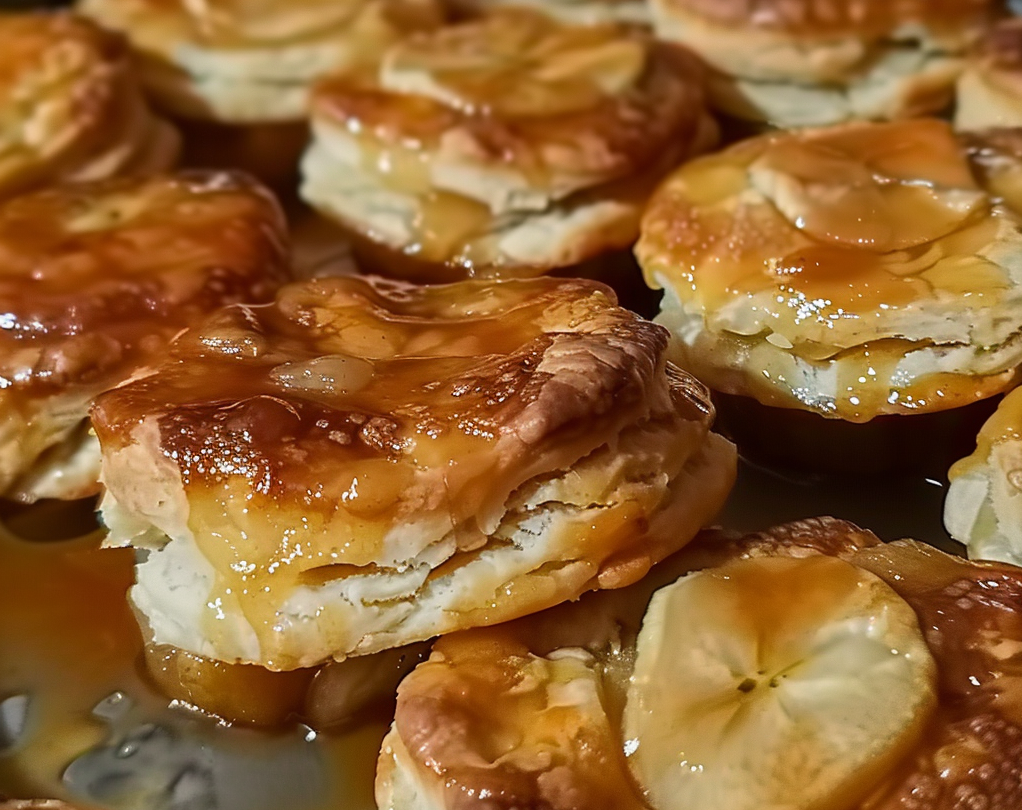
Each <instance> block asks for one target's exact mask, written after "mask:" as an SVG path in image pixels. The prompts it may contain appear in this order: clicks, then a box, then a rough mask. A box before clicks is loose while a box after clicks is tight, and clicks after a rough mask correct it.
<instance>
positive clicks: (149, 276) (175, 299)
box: [0, 172, 286, 416]
mask: <svg viewBox="0 0 1022 810" xmlns="http://www.w3.org/2000/svg"><path fill="white" fill-rule="evenodd" d="M284 228H285V225H284V221H283V216H282V214H281V212H280V210H279V209H278V207H277V205H276V203H275V202H274V201H273V199H272V198H271V197H270V196H269V195H268V194H267V193H265V192H263V191H262V190H261V189H259V188H258V187H257V186H255V185H253V184H251V183H250V182H249V181H247V180H245V179H242V178H240V177H236V176H232V175H229V174H224V173H221V172H216V173H212V172H211V173H192V174H182V175H179V176H176V177H161V178H156V179H152V180H146V181H141V182H135V181H117V182H110V183H105V184H98V185H92V186H78V187H67V188H57V189H52V190H46V191H42V192H39V193H36V194H32V195H26V196H23V197H20V198H18V199H16V200H13V201H11V202H10V203H8V204H7V205H5V206H4V207H3V208H2V209H0V268H2V271H0V301H3V309H4V314H3V317H2V321H0V387H2V388H3V389H6V390H5V391H4V394H5V396H8V397H9V396H10V395H11V394H15V396H16V397H18V399H19V401H20V402H24V401H26V400H28V399H32V398H36V397H45V396H48V395H50V394H52V393H57V392H61V391H65V390H67V389H68V388H69V387H72V386H79V385H83V386H84V385H87V386H100V387H109V386H111V385H113V384H115V383H118V382H120V381H122V380H123V379H125V378H126V377H128V376H129V375H131V374H132V373H134V372H135V371H137V370H138V369H139V368H141V367H144V366H145V365H146V364H148V363H151V362H153V361H154V360H156V359H157V358H158V357H159V356H161V355H162V353H163V351H164V349H165V347H166V344H167V343H168V342H169V340H170V338H172V337H173V336H174V335H175V334H176V333H177V332H178V331H180V330H181V329H182V328H183V327H185V326H188V325H189V324H190V323H192V322H194V321H195V320H197V319H198V318H199V317H200V316H202V315H204V314H205V313H207V312H210V311H212V310H213V309H216V308H217V307H218V306H220V305H222V304H227V303H232V302H237V301H259V300H265V299H267V298H269V297H270V296H272V294H273V291H274V289H275V288H276V287H277V286H278V285H279V284H280V283H281V282H283V280H284V279H285V277H286V269H285V267H286V250H285V246H284ZM83 416H84V414H83Z"/></svg>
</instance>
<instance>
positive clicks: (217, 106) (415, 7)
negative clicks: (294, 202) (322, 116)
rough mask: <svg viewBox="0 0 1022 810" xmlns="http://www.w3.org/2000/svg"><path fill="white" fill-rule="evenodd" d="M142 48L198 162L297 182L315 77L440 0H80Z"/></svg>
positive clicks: (149, 76) (379, 44)
mask: <svg viewBox="0 0 1022 810" xmlns="http://www.w3.org/2000/svg"><path fill="white" fill-rule="evenodd" d="M78 8H79V10H80V11H81V12H82V13H83V14H87V15H89V16H91V17H92V18H94V19H95V20H97V21H98V22H100V23H102V24H103V25H105V26H108V27H109V28H112V29H114V30H117V31H121V32H123V33H124V34H125V35H126V36H127V37H128V39H129V40H130V41H131V43H132V45H133V46H134V47H135V49H136V50H137V51H138V53H139V57H140V63H141V65H140V66H141V72H142V81H143V82H144V84H145V86H146V88H147V89H148V90H149V92H150V94H151V95H152V96H153V98H154V99H155V101H156V103H157V104H158V105H159V106H160V107H161V108H162V109H165V110H167V111H168V112H169V113H171V114H173V115H174V116H175V117H177V118H178V119H179V120H181V121H182V126H183V127H184V128H185V132H186V143H187V146H188V150H189V154H188V155H187V157H188V159H189V161H190V162H191V163H193V164H196V165H211V166H218V167H222V166H234V167H239V168H243V169H246V170H248V171H252V172H254V173H256V174H257V175H259V176H260V177H262V178H264V179H266V180H267V181H269V182H273V183H275V184H284V182H285V181H289V183H290V182H293V177H294V173H295V168H296V165H297V161H298V156H299V155H300V154H301V151H302V149H303V148H304V146H305V143H306V141H307V139H308V128H307V126H306V124H305V119H306V114H307V113H306V106H307V102H308V93H309V87H310V85H311V84H312V82H313V80H315V79H316V78H317V77H318V76H320V75H322V74H324V73H327V72H329V71H331V70H340V69H349V68H353V67H355V66H356V65H360V64H362V63H363V62H366V61H368V62H374V61H375V60H376V59H377V58H378V56H379V53H380V52H382V51H383V50H384V49H385V48H386V47H387V46H388V45H390V44H391V43H393V42H395V41H397V40H399V39H400V38H402V37H403V36H405V35H406V34H407V33H408V32H409V31H412V30H417V29H419V28H422V27H433V26H435V25H438V24H439V23H440V22H441V20H442V12H441V8H440V4H439V1H438V0H213V2H205V0H203V2H191V0H81V2H80V3H79V5H78Z"/></svg>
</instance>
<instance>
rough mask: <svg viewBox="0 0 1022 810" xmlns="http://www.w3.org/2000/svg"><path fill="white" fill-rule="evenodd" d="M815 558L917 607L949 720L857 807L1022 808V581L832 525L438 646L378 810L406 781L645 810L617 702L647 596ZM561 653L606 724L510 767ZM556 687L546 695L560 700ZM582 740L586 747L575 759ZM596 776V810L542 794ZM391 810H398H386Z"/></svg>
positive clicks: (408, 687)
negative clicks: (867, 577) (875, 581)
mask: <svg viewBox="0 0 1022 810" xmlns="http://www.w3.org/2000/svg"><path fill="white" fill-rule="evenodd" d="M817 554H826V555H831V556H836V557H839V558H841V559H843V560H845V561H847V562H850V563H852V564H854V565H856V566H859V567H861V568H864V569H866V570H867V571H870V572H872V573H873V574H876V575H877V576H879V577H880V578H881V579H882V580H884V581H885V582H886V583H887V585H889V586H890V587H891V588H892V589H893V590H894V591H895V592H897V593H898V595H899V596H900V597H901V598H902V599H904V600H905V601H907V602H908V603H909V605H910V606H911V607H912V608H913V609H914V610H915V612H916V614H917V616H918V618H919V624H920V627H921V628H922V630H923V633H924V636H925V639H926V642H927V645H928V647H929V649H930V652H931V654H932V655H933V657H934V659H935V660H936V662H937V666H938V678H939V681H938V683H939V686H938V688H939V694H940V706H939V708H938V709H937V713H936V716H935V718H934V719H933V720H932V721H931V722H930V725H929V727H928V730H927V732H926V734H925V735H924V738H923V739H922V740H921V741H920V743H919V744H918V746H917V749H916V751H915V755H914V756H912V757H910V758H908V760H907V761H906V762H905V763H904V764H903V765H902V766H901V767H900V768H898V769H896V770H895V771H894V772H893V773H892V774H891V775H890V776H889V778H887V779H886V780H885V781H884V782H883V783H881V784H879V785H876V786H875V787H874V788H873V790H872V795H870V796H869V797H868V799H867V800H866V801H864V802H863V803H862V804H861V805H858V804H857V805H856V807H857V808H859V807H862V808H864V807H867V806H868V807H869V808H883V810H923V808H925V809H926V810H950V809H951V808H957V807H960V800H961V797H962V796H963V795H967V796H970V797H973V798H974V799H975V800H976V801H977V802H981V803H982V806H989V807H1005V808H1007V807H1015V806H1017V805H1018V804H1019V802H1020V801H1022V788H1020V783H1019V781H1018V779H1017V757H1018V754H1019V751H1020V750H1022V702H1020V697H1022V669H1020V668H1019V665H1018V662H1017V661H1016V660H1015V657H1014V656H1013V655H1012V654H1010V653H1008V650H1015V649H1016V648H1017V646H1018V645H1019V644H1020V643H1022V573H1020V569H1018V568H1016V567H1014V566H1010V565H1004V564H989V563H969V562H966V561H964V560H960V559H957V558H954V557H950V556H948V555H946V554H943V553H942V552H939V551H937V550H935V549H932V548H930V547H928V546H925V545H923V544H920V543H917V542H915V541H897V542H894V543H891V544H884V543H881V542H880V541H879V540H878V539H877V538H876V537H875V536H874V535H872V534H871V533H869V532H866V531H863V530H861V529H859V528H858V527H856V526H854V525H852V524H850V523H847V522H845V521H839V520H835V519H832V518H820V519H814V520H808V521H800V522H798V523H794V524H789V525H786V526H781V527H777V528H775V529H771V530H769V531H767V532H763V533H759V534H755V535H749V536H745V537H742V536H739V535H735V534H729V535H721V534H720V533H715V532H708V533H704V535H702V536H701V537H700V538H699V539H697V540H696V541H695V542H693V543H692V544H690V545H689V546H688V547H687V548H686V549H684V550H683V551H681V552H680V553H679V554H677V555H675V556H674V557H672V558H671V559H670V560H668V561H665V562H664V563H663V564H662V565H661V566H660V567H659V568H658V569H655V570H654V572H653V574H652V577H651V578H650V579H649V580H644V581H643V582H640V583H638V584H636V585H634V586H631V587H630V588H628V589H626V590H625V591H620V592H603V593H598V594H591V595H587V596H585V597H583V598H582V599H581V600H580V601H579V602H578V603H576V604H572V605H564V606H560V607H558V608H555V609H554V610H551V611H548V612H546V613H543V614H537V615H536V616H531V617H527V618H525V619H522V620H519V621H517V622H513V623H511V624H509V625H505V626H502V627H500V628H492V629H484V630H473V631H469V632H467V633H459V634H454V635H451V636H447V637H445V638H443V639H441V640H439V641H438V642H437V644H436V645H435V646H434V650H433V654H432V656H431V658H430V660H429V661H428V662H427V663H425V664H422V665H420V666H419V667H418V668H417V669H416V670H415V671H414V672H413V673H412V674H411V675H410V676H408V677H407V678H406V679H405V680H404V681H403V682H402V684H401V686H400V687H399V690H398V705H397V713H396V720H395V724H394V727H393V730H392V732H391V734H390V736H389V737H388V738H387V740H386V741H385V746H384V751H383V754H382V755H381V760H380V766H381V767H380V771H379V776H378V779H377V797H378V799H380V798H383V799H385V800H386V799H390V798H393V796H394V790H395V785H397V786H398V787H397V790H398V791H399V790H400V785H399V782H400V780H401V779H402V778H403V779H404V780H407V782H408V784H409V785H410V788H411V790H410V791H409V792H407V793H406V794H405V795H407V796H416V797H417V800H418V802H419V803H417V804H414V805H409V806H414V807H427V806H428V807H436V808H461V807H465V806H469V805H466V804H465V803H464V802H465V801H466V800H465V798H464V797H465V796H466V795H468V794H469V791H470V790H471V791H473V792H472V794H471V795H479V793H481V792H484V791H494V794H493V795H499V796H501V797H502V799H505V800H506V802H507V806H512V805H515V806H538V805H537V804H535V803H534V804H532V805H530V804H529V803H528V800H530V799H535V797H536V796H537V795H540V796H542V798H543V799H544V801H545V803H543V804H542V806H544V807H551V808H556V810H568V809H569V808H576V807H646V806H647V805H646V804H645V803H643V802H642V801H641V799H636V798H635V797H636V793H634V792H633V791H635V788H634V787H633V785H632V782H631V779H630V777H629V775H628V773H627V767H626V766H625V764H624V761H625V760H624V756H623V754H622V752H621V746H622V741H621V740H620V736H619V735H620V730H619V726H618V725H617V723H618V719H617V718H618V717H619V713H620V708H621V703H620V701H621V695H620V692H619V691H618V690H620V689H623V688H624V686H625V684H626V683H627V679H628V677H629V674H630V672H631V668H632V666H633V664H632V658H631V656H632V650H633V649H634V644H635V637H636V634H637V633H638V629H639V624H640V622H641V617H642V615H643V613H644V612H645V610H646V605H647V603H648V601H649V598H650V596H651V594H652V592H653V591H654V590H655V589H656V588H657V587H659V586H660V585H663V584H665V583H667V582H671V581H673V580H674V579H675V578H676V577H678V576H679V575H682V574H684V573H687V572H690V571H695V570H701V569H703V568H707V567H716V566H719V565H723V564H725V563H727V562H729V561H733V560H737V559H742V558H748V557H761V556H798V557H803V556H811V555H817ZM778 596H779V597H780V598H787V596H786V595H785V596H781V595H778ZM565 648H576V649H579V648H580V649H581V650H582V651H583V652H581V653H571V654H570V656H571V657H572V658H574V659H575V660H576V661H581V662H583V663H584V666H585V667H586V668H587V669H588V670H589V671H590V672H595V673H597V674H596V675H595V682H596V683H597V692H596V693H595V694H597V695H598V696H599V702H598V703H597V704H596V709H602V711H603V715H602V717H594V712H593V707H592V705H591V703H590V704H583V703H573V704H572V706H571V711H570V712H569V713H567V714H566V715H565V718H564V719H562V720H561V724H562V725H561V728H562V731H561V732H560V735H559V736H558V737H556V738H554V737H553V736H552V735H551V736H550V737H548V738H545V740H544V742H545V745H546V749H545V753H544V759H543V760H542V762H537V761H536V760H535V759H529V758H526V756H525V753H524V752H523V754H522V756H521V757H520V758H519V760H518V761H516V760H515V757H514V752H515V750H516V749H515V746H516V745H517V744H520V743H519V742H518V741H521V740H529V744H530V745H531V744H532V742H533V740H534V739H535V738H532V737H530V734H531V730H532V729H533V728H535V726H536V725H537V724H539V723H541V722H546V719H545V718H544V717H543V714H544V712H545V713H546V714H549V713H550V712H551V711H552V709H551V703H547V704H546V705H544V703H543V696H542V694H541V693H542V686H541V687H540V690H539V692H540V694H538V695H537V689H536V685H535V682H534V681H532V680H530V673H531V672H532V671H533V670H532V669H530V668H535V667H537V666H543V667H545V670H544V676H545V677H548V678H550V681H548V683H553V684H557V683H558V680H557V677H558V676H557V674H556V673H557V667H558V666H559V664H558V661H562V660H563V659H564V658H566V657H568V656H569V653H568V652H566V651H565ZM551 653H553V654H551ZM581 667H582V665H581V664H580V665H576V666H575V667H574V670H573V673H572V674H573V675H574V676H575V677H576V678H578V680H577V681H576V686H575V691H573V692H571V693H570V694H572V696H577V695H578V694H579V693H578V689H579V684H581V683H584V682H585V680H584V678H580V677H579V673H580V672H582V671H583V670H582V668H581ZM590 677H593V676H590ZM548 688H549V689H550V690H551V691H550V692H548V695H552V694H553V688H554V687H548ZM559 694H563V695H567V694H568V692H567V691H564V692H561V693H559ZM553 705H557V704H556V703H554V704H553ZM582 707H587V708H588V711H582ZM665 722H669V719H668V718H665ZM426 732H429V733H426ZM573 735H574V736H573ZM585 735H590V737H589V738H588V739H585ZM580 738H582V740H583V741H584V742H585V743H586V744H585V745H577V746H573V745H572V743H573V741H575V740H578V739H580ZM554 739H556V742H552V741H551V740H554ZM566 740H567V742H566ZM536 750H537V749H536V748H530V749H529V752H530V753H532V754H533V755H534V754H535V751H536ZM601 755H602V756H603V757H604V758H603V759H602V761H598V764H596V766H595V767H594V760H596V759H597V758H598V757H599V756H601ZM523 763H524V767H523ZM957 763H962V765H961V766H958V764H957ZM589 776H591V777H593V779H592V784H596V785H599V789H600V791H601V792H600V793H599V794H597V795H596V796H595V797H592V799H591V803H588V804H586V803H583V804H573V803H572V801H571V798H572V796H573V795H575V794H572V793H570V792H568V793H559V794H558V793H555V794H549V793H545V792H544V788H545V787H547V786H549V785H550V784H551V783H553V784H572V783H573V780H576V779H579V780H580V781H582V782H583V784H584V783H585V782H584V780H585V778H586V777H589ZM548 777H549V781H547V780H548ZM639 790H640V791H641V786H640V788H639ZM412 791H414V792H412ZM640 795H641V794H640ZM607 797H614V798H607ZM381 806H383V807H387V808H390V807H396V806H398V805H396V804H390V803H387V801H384V802H382V803H381ZM977 806H979V805H977Z"/></svg>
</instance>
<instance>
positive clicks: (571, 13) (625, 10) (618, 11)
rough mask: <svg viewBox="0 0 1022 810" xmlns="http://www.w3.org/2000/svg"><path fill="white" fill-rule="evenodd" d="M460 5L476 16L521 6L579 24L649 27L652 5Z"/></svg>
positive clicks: (544, 1) (501, 1) (482, 1)
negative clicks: (498, 9)
mask: <svg viewBox="0 0 1022 810" xmlns="http://www.w3.org/2000/svg"><path fill="white" fill-rule="evenodd" d="M458 5H459V6H460V7H461V8H462V9H463V10H465V11H468V12H470V13H476V14H478V13H484V12H486V11H490V10H493V9H495V8H500V7H513V6H521V7H526V8H532V9H536V10H537V11H542V12H543V13H544V14H549V15H550V16H551V17H556V18H557V19H559V20H563V21H564V22H567V23H574V24H577V25H593V24H602V23H609V22H621V23H632V24H634V25H649V4H648V3H647V2H646V0H552V1H551V0H462V2H459V3H458Z"/></svg>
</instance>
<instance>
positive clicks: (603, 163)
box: [301, 10, 716, 281]
mask: <svg viewBox="0 0 1022 810" xmlns="http://www.w3.org/2000/svg"><path fill="white" fill-rule="evenodd" d="M700 80H701V70H700V68H699V66H698V65H697V63H696V62H695V60H694V59H692V58H691V57H689V56H688V55H687V54H684V53H682V52H680V51H678V50H677V49H674V48H672V47H670V46H666V45H663V44H658V43H655V42H654V41H652V40H651V39H650V38H649V37H647V36H646V35H644V34H641V33H639V32H638V31H636V30H634V29H632V30H627V29H624V28H620V27H617V26H613V25H600V26H568V25H564V24H561V23H558V22H556V21H554V20H552V19H550V18H548V17H544V16H543V15H540V14H537V13H533V12H529V11H526V10H515V11H512V10H506V11H502V12H499V13H494V14H492V15H489V16H487V17H485V18H483V19H480V20H476V21H472V22H469V23H464V24H460V25H456V26H450V27H448V28H445V29H442V30H440V31H438V32H435V33H433V34H423V35H419V36H415V37H411V38H409V39H408V40H406V41H405V42H403V43H400V44H398V45H395V46H394V47H393V48H391V49H390V50H389V51H388V52H387V53H386V54H385V55H384V57H383V60H382V63H381V65H380V68H379V70H378V71H377V72H376V73H375V74H374V75H373V76H371V77H367V76H358V75H353V74H346V75H341V74H338V75H337V76H334V77H330V78H328V79H325V80H324V81H323V82H321V83H320V84H319V85H318V86H317V88H316V90H315V91H314V93H313V100H312V111H313V113H312V115H313V117H312V127H313V134H314V141H313V144H312V146H311V148H310V149H309V151H308V152H307V153H306V155H305V157H304V159H303V176H304V181H303V184H302V189H301V194H302V197H303V198H304V199H305V200H306V201H307V202H309V203H310V204H311V205H313V206H314V207H315V208H317V209H318V210H319V211H320V212H322V213H323V214H325V215H326V216H329V217H332V218H334V219H336V220H337V221H339V222H340V223H342V224H343V225H344V226H345V227H346V228H348V229H349V230H350V231H352V232H353V233H354V234H355V235H356V237H357V238H358V239H359V240H361V242H362V243H363V250H364V249H365V248H366V246H375V250H372V251H370V255H371V256H372V259H373V261H374V262H375V264H374V266H376V267H383V268H386V269H387V270H388V271H390V272H394V273H397V274H404V275H417V276H419V277H420V278H422V279H425V280H430V281H435V280H445V279H446V280H455V279H458V278H464V277H467V276H524V275H537V274H540V273H542V272H544V271H547V270H550V269H552V268H558V267H565V266H568V265H574V264H576V263H578V262H581V261H583V260H585V259H588V258H591V257H593V256H597V255H599V254H601V253H604V252H607V251H611V250H614V249H618V248H622V247H626V246H628V245H630V244H631V243H632V242H633V241H634V239H635V236H636V232H637V221H638V216H639V212H640V209H641V206H642V204H643V203H644V202H645V199H646V197H647V196H648V193H649V190H650V189H651V187H652V185H653V184H654V183H655V182H656V181H657V180H658V179H659V177H661V176H662V175H663V173H664V172H666V171H667V170H668V169H669V168H671V167H673V166H674V165H675V164H676V163H677V161H678V160H680V159H682V158H684V157H686V156H688V155H691V154H694V153H697V152H698V151H701V150H702V149H704V148H706V147H707V146H709V145H710V144H711V143H712V140H713V138H714V137H715V133H716V130H715V126H714V125H713V123H712V121H711V119H709V118H708V117H707V114H706V112H705V110H704V108H703V101H702V89H701V83H700Z"/></svg>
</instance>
